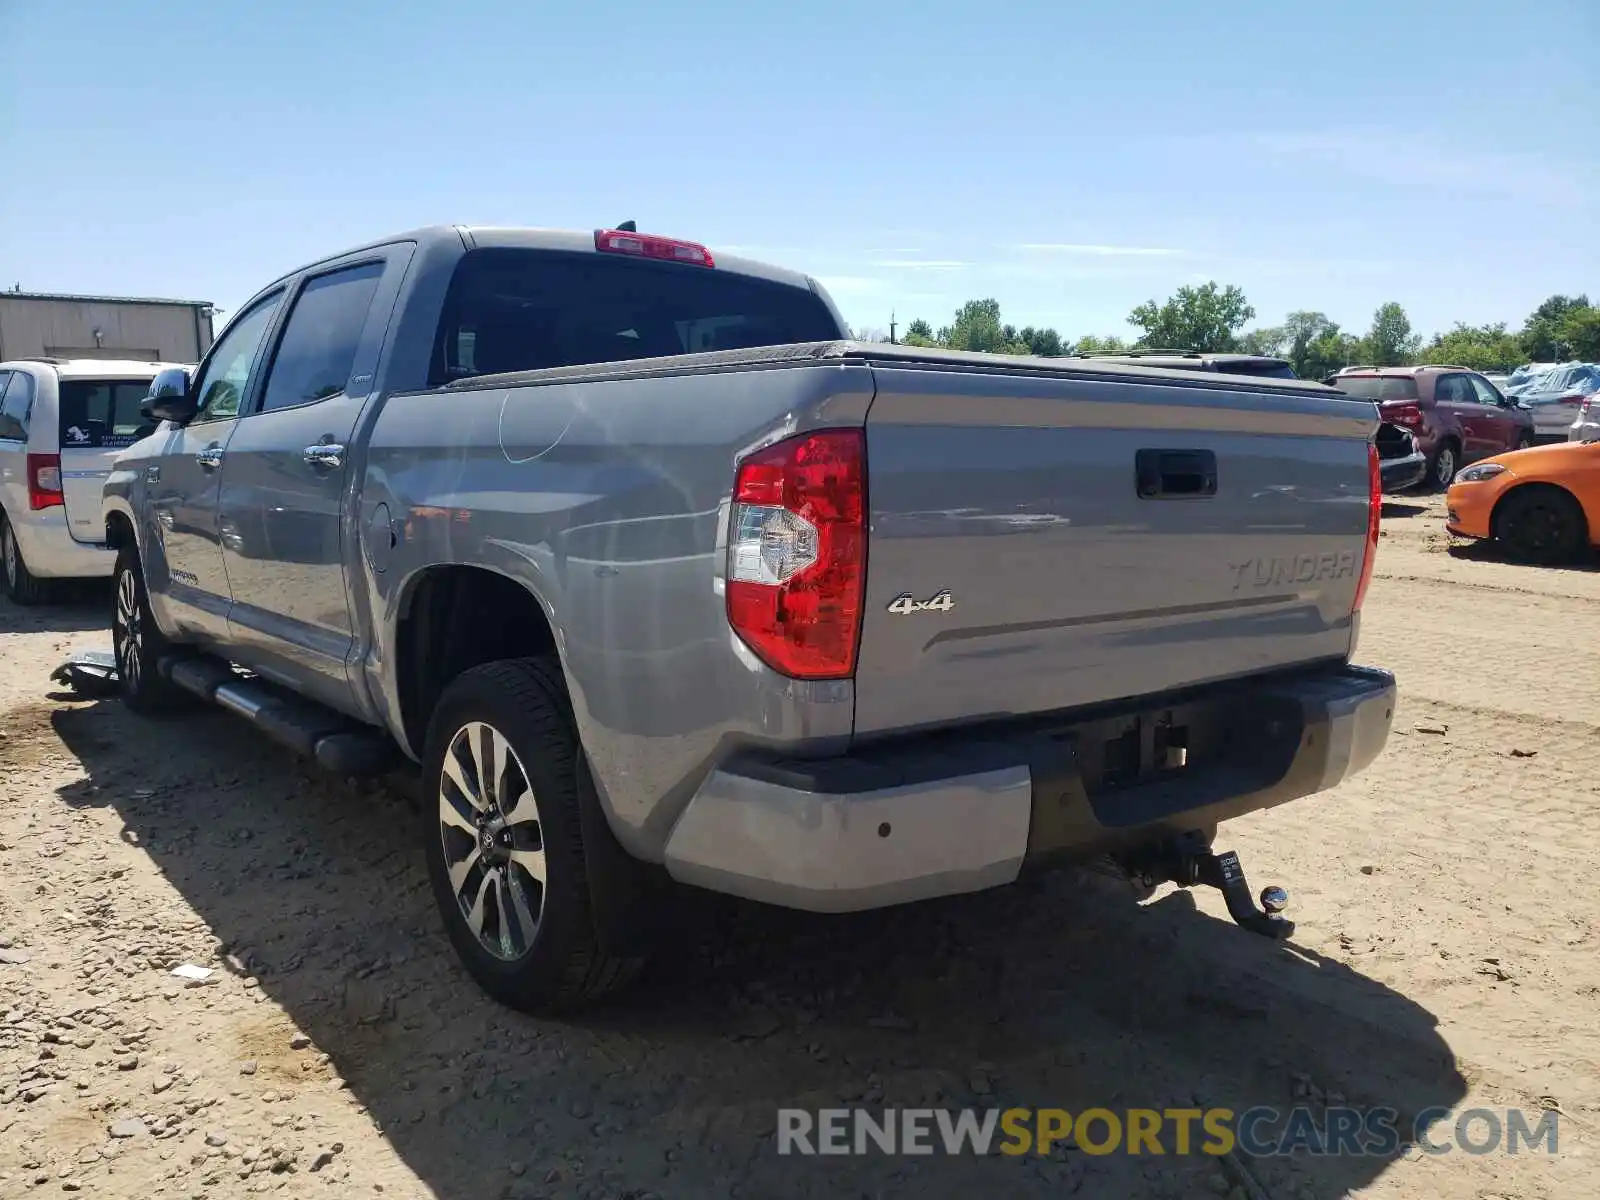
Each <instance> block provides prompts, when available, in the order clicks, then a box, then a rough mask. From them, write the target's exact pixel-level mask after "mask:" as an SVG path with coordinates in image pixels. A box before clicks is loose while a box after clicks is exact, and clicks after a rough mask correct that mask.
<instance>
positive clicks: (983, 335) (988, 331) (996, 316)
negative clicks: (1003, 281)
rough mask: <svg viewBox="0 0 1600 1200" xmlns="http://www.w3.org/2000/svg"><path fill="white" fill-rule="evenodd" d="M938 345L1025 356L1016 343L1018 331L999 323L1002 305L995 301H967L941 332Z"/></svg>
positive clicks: (1024, 349)
mask: <svg viewBox="0 0 1600 1200" xmlns="http://www.w3.org/2000/svg"><path fill="white" fill-rule="evenodd" d="M938 340H939V344H940V345H941V346H948V347H949V348H950V349H952V350H979V351H982V352H983V353H986V354H1026V353H1027V352H1028V349H1027V347H1026V346H1025V345H1023V344H1022V343H1020V342H1019V341H1018V340H1017V333H1016V330H1014V329H1012V330H1008V329H1007V328H1006V326H1005V325H1003V324H1001V322H1000V302H999V301H998V300H995V299H992V298H991V299H987V300H968V301H967V302H966V303H965V304H963V305H962V306H961V307H960V308H958V309H957V310H956V315H955V319H954V320H953V321H951V323H950V324H949V325H946V326H945V327H944V328H943V329H941V330H939V338H938Z"/></svg>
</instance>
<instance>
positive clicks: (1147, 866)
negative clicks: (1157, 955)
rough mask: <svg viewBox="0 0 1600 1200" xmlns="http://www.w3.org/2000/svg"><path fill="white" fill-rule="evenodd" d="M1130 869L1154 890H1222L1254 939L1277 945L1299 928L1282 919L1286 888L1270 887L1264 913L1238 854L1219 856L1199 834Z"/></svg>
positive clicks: (1132, 860)
mask: <svg viewBox="0 0 1600 1200" xmlns="http://www.w3.org/2000/svg"><path fill="white" fill-rule="evenodd" d="M1124 867H1125V869H1126V870H1127V871H1128V873H1129V874H1130V875H1131V876H1133V877H1135V878H1137V879H1139V880H1140V881H1141V882H1143V883H1144V884H1146V885H1147V886H1151V887H1153V886H1154V885H1155V884H1157V883H1163V882H1166V883H1175V884H1177V885H1178V886H1179V887H1183V888H1189V887H1196V886H1200V885H1203V886H1206V887H1214V888H1216V889H1217V890H1218V891H1220V892H1221V893H1222V899H1223V902H1224V903H1226V904H1227V906H1228V915H1229V916H1230V917H1232V918H1233V920H1234V923H1235V924H1236V925H1238V926H1239V927H1240V928H1242V929H1248V930H1249V931H1250V932H1251V933H1259V934H1260V935H1261V936H1262V937H1268V938H1272V939H1274V940H1281V939H1283V938H1287V937H1290V936H1292V935H1293V933H1294V922H1293V921H1291V920H1289V919H1288V918H1287V917H1285V916H1283V915H1282V914H1283V910H1284V909H1286V908H1288V907H1289V893H1288V892H1287V891H1285V890H1284V889H1283V888H1281V887H1276V886H1272V887H1264V888H1262V889H1261V906H1260V907H1259V908H1258V907H1257V906H1256V902H1255V900H1254V898H1253V897H1252V896H1251V895H1250V883H1249V881H1248V880H1247V879H1245V877H1244V868H1243V867H1242V866H1240V865H1239V856H1238V854H1236V853H1235V852H1234V851H1232V850H1225V851H1223V852H1222V853H1221V854H1215V853H1213V852H1212V850H1211V847H1210V846H1209V845H1208V844H1207V843H1206V840H1205V838H1204V837H1202V836H1201V835H1200V834H1198V833H1186V834H1182V835H1180V836H1178V837H1176V838H1173V839H1171V840H1170V841H1167V842H1164V843H1162V844H1160V845H1158V846H1155V847H1152V848H1151V849H1149V850H1145V851H1143V852H1141V853H1138V854H1135V855H1130V856H1129V857H1128V858H1127V859H1126V860H1125V861H1124Z"/></svg>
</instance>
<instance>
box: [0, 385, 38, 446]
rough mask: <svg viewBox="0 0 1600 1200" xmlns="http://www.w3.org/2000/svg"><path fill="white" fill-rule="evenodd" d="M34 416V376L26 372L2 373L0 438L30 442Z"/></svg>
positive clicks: (0, 387) (0, 386)
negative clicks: (29, 424) (31, 424)
mask: <svg viewBox="0 0 1600 1200" xmlns="http://www.w3.org/2000/svg"><path fill="white" fill-rule="evenodd" d="M32 415H33V376H31V375H29V374H28V373H27V372H26V371H0V438H9V439H12V440H15V441H20V442H25V441H27V440H28V422H29V418H31V417H32Z"/></svg>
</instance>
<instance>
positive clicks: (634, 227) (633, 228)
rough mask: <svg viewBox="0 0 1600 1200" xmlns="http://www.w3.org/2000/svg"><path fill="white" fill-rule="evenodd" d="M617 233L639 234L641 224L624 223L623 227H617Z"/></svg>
mask: <svg viewBox="0 0 1600 1200" xmlns="http://www.w3.org/2000/svg"><path fill="white" fill-rule="evenodd" d="M617 232H618V233H638V232H639V222H637V221H624V222H623V223H622V224H621V225H618V226H617Z"/></svg>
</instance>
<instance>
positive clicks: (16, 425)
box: [0, 371, 24, 441]
mask: <svg viewBox="0 0 1600 1200" xmlns="http://www.w3.org/2000/svg"><path fill="white" fill-rule="evenodd" d="M10 382H11V372H10V371H0V440H4V441H20V440H21V439H22V438H23V436H24V434H23V431H22V422H20V421H18V420H17V419H16V418H15V417H13V416H12V415H11V410H10V409H9V408H7V407H6V385H7V384H8V383H10Z"/></svg>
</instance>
